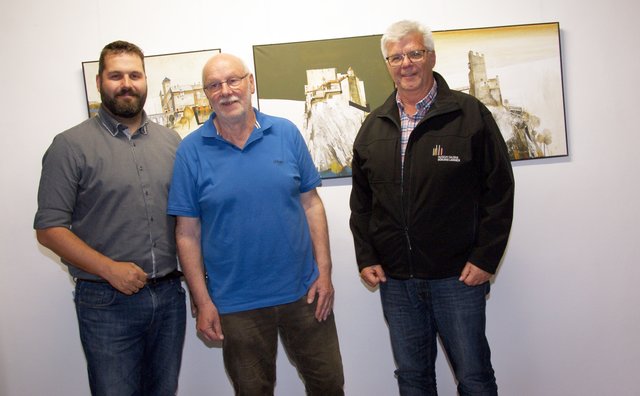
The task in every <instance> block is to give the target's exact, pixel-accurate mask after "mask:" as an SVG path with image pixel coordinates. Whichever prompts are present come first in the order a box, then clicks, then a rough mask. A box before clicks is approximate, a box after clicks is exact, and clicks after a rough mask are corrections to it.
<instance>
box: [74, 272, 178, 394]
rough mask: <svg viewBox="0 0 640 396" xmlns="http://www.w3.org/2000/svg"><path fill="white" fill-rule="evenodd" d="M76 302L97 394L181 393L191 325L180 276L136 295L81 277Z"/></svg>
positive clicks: (142, 290)
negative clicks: (186, 338)
mask: <svg viewBox="0 0 640 396" xmlns="http://www.w3.org/2000/svg"><path fill="white" fill-rule="evenodd" d="M75 303H76V313H77V315H78V323H79V327H80V339H81V341H82V347H83V349H84V353H85V356H86V358H87V366H88V367H87V368H88V372H89V385H90V387H91V394H92V395H97V396H102V395H105V396H106V395H113V396H116V395H117V396H122V395H131V396H134V395H136V396H142V395H153V396H162V395H175V394H176V392H177V388H178V374H179V372H180V362H181V360H182V347H183V344H184V333H185V324H186V308H185V291H184V289H183V288H182V285H181V284H180V279H179V278H175V279H169V280H163V281H159V282H158V283H155V284H153V283H148V284H147V285H146V286H145V287H144V288H142V289H141V290H140V291H139V292H138V293H137V294H133V295H131V296H127V295H125V294H122V293H120V292H119V291H117V290H116V289H114V288H113V287H111V285H109V284H108V283H97V282H88V281H82V280H79V281H78V282H77V284H76V292H75Z"/></svg>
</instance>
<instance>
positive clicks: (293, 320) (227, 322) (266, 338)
mask: <svg viewBox="0 0 640 396" xmlns="http://www.w3.org/2000/svg"><path fill="white" fill-rule="evenodd" d="M316 302H317V300H316V301H314V303H313V304H307V302H306V296H305V297H303V298H301V299H300V300H298V301H296V302H293V303H290V304H283V305H277V306H275V307H268V308H260V309H254V310H250V311H244V312H238V313H232V314H225V315H221V316H220V320H221V323H222V332H223V334H224V341H223V343H222V350H223V356H224V364H225V367H226V369H227V373H228V374H229V377H230V378H231V382H232V383H233V388H234V389H235V393H236V395H239V396H249V395H255V396H267V395H273V391H274V387H275V382H276V353H277V348H278V333H280V338H281V340H282V345H283V346H284V348H285V349H286V351H287V354H288V356H289V358H290V359H291V360H292V361H293V363H294V364H295V366H296V368H297V369H298V373H299V374H300V376H301V377H302V379H303V381H304V384H305V389H306V392H307V395H317V396H332V395H344V391H343V385H344V374H343V370H342V358H341V356H340V347H339V345H338V335H337V332H336V325H335V320H334V315H333V314H331V315H329V317H328V318H327V320H326V321H324V322H318V321H317V320H316V318H315V317H314V313H315V309H316Z"/></svg>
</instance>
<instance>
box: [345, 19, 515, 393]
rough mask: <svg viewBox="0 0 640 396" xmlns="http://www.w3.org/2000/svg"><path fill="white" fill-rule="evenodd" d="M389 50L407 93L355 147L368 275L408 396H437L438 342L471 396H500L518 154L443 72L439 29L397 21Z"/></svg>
mask: <svg viewBox="0 0 640 396" xmlns="http://www.w3.org/2000/svg"><path fill="white" fill-rule="evenodd" d="M381 47H382V53H383V56H384V58H385V59H386V61H387V68H388V71H389V74H390V75H391V77H392V79H393V81H394V83H395V85H396V88H397V89H396V91H394V92H393V93H392V95H391V96H390V97H389V98H388V99H387V101H386V102H385V103H384V104H383V105H382V106H380V107H379V108H378V109H376V110H374V111H373V112H372V113H371V114H370V115H369V116H368V117H367V119H366V120H365V122H364V123H363V125H362V127H361V129H360V132H359V133H358V136H357V137H356V140H355V142H354V147H353V150H354V156H353V164H352V166H353V188H352V192H351V202H350V204H351V220H350V225H351V230H352V232H353V237H354V242H355V249H356V258H357V262H358V267H359V270H360V275H361V277H362V279H363V280H364V282H365V283H366V284H368V285H369V286H371V287H375V286H377V285H380V294H381V299H382V307H383V312H384V315H385V319H386V320H387V324H388V326H389V331H390V336H391V345H392V349H393V354H394V358H395V360H396V364H397V370H396V375H397V378H398V385H399V388H400V394H401V395H431V394H433V395H435V394H437V390H436V379H435V359H436V352H437V342H436V338H437V336H438V335H440V338H441V340H442V343H443V346H444V348H445V351H446V353H447V355H448V357H449V360H450V361H451V365H452V367H453V369H454V372H455V376H456V379H457V381H458V384H459V385H458V391H459V393H460V395H471V394H474V395H476V394H482V395H495V394H497V385H496V381H495V376H494V371H493V368H492V366H491V356H490V355H491V352H490V349H489V344H488V342H487V339H486V337H485V305H486V296H487V294H488V293H489V286H490V282H489V280H490V279H491V276H492V275H493V274H494V273H495V271H496V269H497V267H498V264H499V263H500V260H501V258H502V255H503V253H504V249H505V247H506V244H507V240H508V237H509V231H510V228H511V220H512V215H513V194H514V180H513V174H512V171H511V163H510V160H509V156H508V153H507V148H506V145H505V143H504V140H503V139H502V136H501V134H500V130H499V129H498V127H497V125H496V123H495V121H494V119H493V117H492V116H491V113H490V112H489V110H488V109H487V108H486V107H485V106H484V105H483V104H482V103H481V102H480V101H478V100H477V99H475V98H474V97H472V96H470V95H467V94H464V93H461V92H456V91H452V90H450V89H449V87H448V86H447V83H446V81H445V80H444V79H443V78H442V76H440V75H439V74H438V73H435V72H434V71H433V67H434V65H435V61H436V54H435V50H434V45H433V38H432V36H431V32H430V31H429V29H428V28H426V27H424V26H423V25H422V24H420V23H417V22H413V21H401V22H397V23H394V24H393V25H391V26H390V27H389V29H388V30H387V32H386V33H385V34H384V36H383V37H382V43H381Z"/></svg>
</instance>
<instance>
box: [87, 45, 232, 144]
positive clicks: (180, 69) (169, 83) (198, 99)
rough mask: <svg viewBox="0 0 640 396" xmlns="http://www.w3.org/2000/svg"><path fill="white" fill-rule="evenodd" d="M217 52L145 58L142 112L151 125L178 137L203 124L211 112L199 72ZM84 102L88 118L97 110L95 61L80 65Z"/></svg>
mask: <svg viewBox="0 0 640 396" xmlns="http://www.w3.org/2000/svg"><path fill="white" fill-rule="evenodd" d="M220 52H221V50H220V49H219V48H213V49H205V50H197V51H185V52H174V53H167V54H159V55H145V57H144V62H145V74H146V76H147V100H146V103H145V106H144V110H145V112H146V113H147V116H148V117H149V118H150V119H151V120H152V121H154V122H157V123H158V124H160V125H164V126H166V127H168V128H171V129H173V130H175V131H176V132H178V134H180V136H181V137H184V136H186V135H187V134H189V133H191V132H193V131H194V130H195V129H197V128H198V127H199V126H200V125H201V124H202V123H204V122H205V121H206V120H207V119H208V116H209V114H210V113H211V108H210V106H209V102H208V100H207V98H206V96H205V94H204V91H203V89H202V68H203V66H204V64H205V63H206V61H207V60H208V59H209V58H211V57H212V56H213V55H216V54H219V53H220ZM82 72H83V76H84V86H85V98H86V104H87V113H88V116H89V117H93V116H95V114H97V111H98V109H99V107H100V104H101V101H100V93H99V92H98V89H97V86H96V75H97V73H98V61H97V60H95V61H84V62H82Z"/></svg>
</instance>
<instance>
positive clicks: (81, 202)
mask: <svg viewBox="0 0 640 396" xmlns="http://www.w3.org/2000/svg"><path fill="white" fill-rule="evenodd" d="M96 84H97V86H98V90H99V91H100V96H101V99H102V105H101V107H100V110H99V111H98V114H97V116H96V117H93V118H91V119H89V120H87V121H85V122H83V123H81V124H79V125H77V126H75V127H73V128H71V129H69V130H67V131H65V132H63V133H61V134H59V135H57V136H56V137H55V138H54V140H53V143H52V144H51V146H50V147H49V149H48V150H47V152H46V153H45V155H44V158H43V160H42V176H41V179H40V187H39V191H38V211H37V213H36V216H35V221H34V228H35V229H36V235H37V238H38V241H39V242H40V243H41V244H42V245H44V246H46V247H47V248H49V249H51V250H52V251H53V252H55V253H56V254H57V255H59V256H60V257H61V259H62V262H63V263H65V264H66V265H68V267H69V272H70V274H71V275H72V276H73V278H74V279H75V280H76V288H75V297H74V299H75V304H76V312H77V316H78V323H79V328H80V337H81V341H82V346H83V349H84V352H85V356H86V358H87V364H88V372H89V385H90V387H91V393H92V394H93V395H125V394H127V395H129V394H137V395H154V396H158V395H175V393H176V391H177V386H178V374H179V370H180V362H181V359H182V348H183V343H184V333H185V321H186V310H185V292H184V289H183V288H182V285H181V281H180V275H181V273H180V272H179V271H178V269H177V259H176V245H175V237H174V229H175V223H174V221H175V220H174V218H173V217H170V216H167V215H166V211H167V194H168V190H169V182H170V180H171V174H172V169H173V160H174V158H175V152H176V148H177V146H178V144H179V142H180V137H179V136H178V134H177V133H175V132H174V131H172V130H170V129H168V128H165V127H163V126H160V125H158V124H155V123H153V122H151V121H150V120H149V119H148V117H147V115H146V113H145V112H144V110H143V107H144V103H145V100H146V97H147V79H146V74H145V69H144V56H143V54H142V51H141V50H140V48H138V47H137V46H135V45H134V44H131V43H127V42H124V41H116V42H113V43H110V44H108V45H107V46H105V47H104V49H103V50H102V53H101V54H100V61H99V69H98V75H97V76H96Z"/></svg>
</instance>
